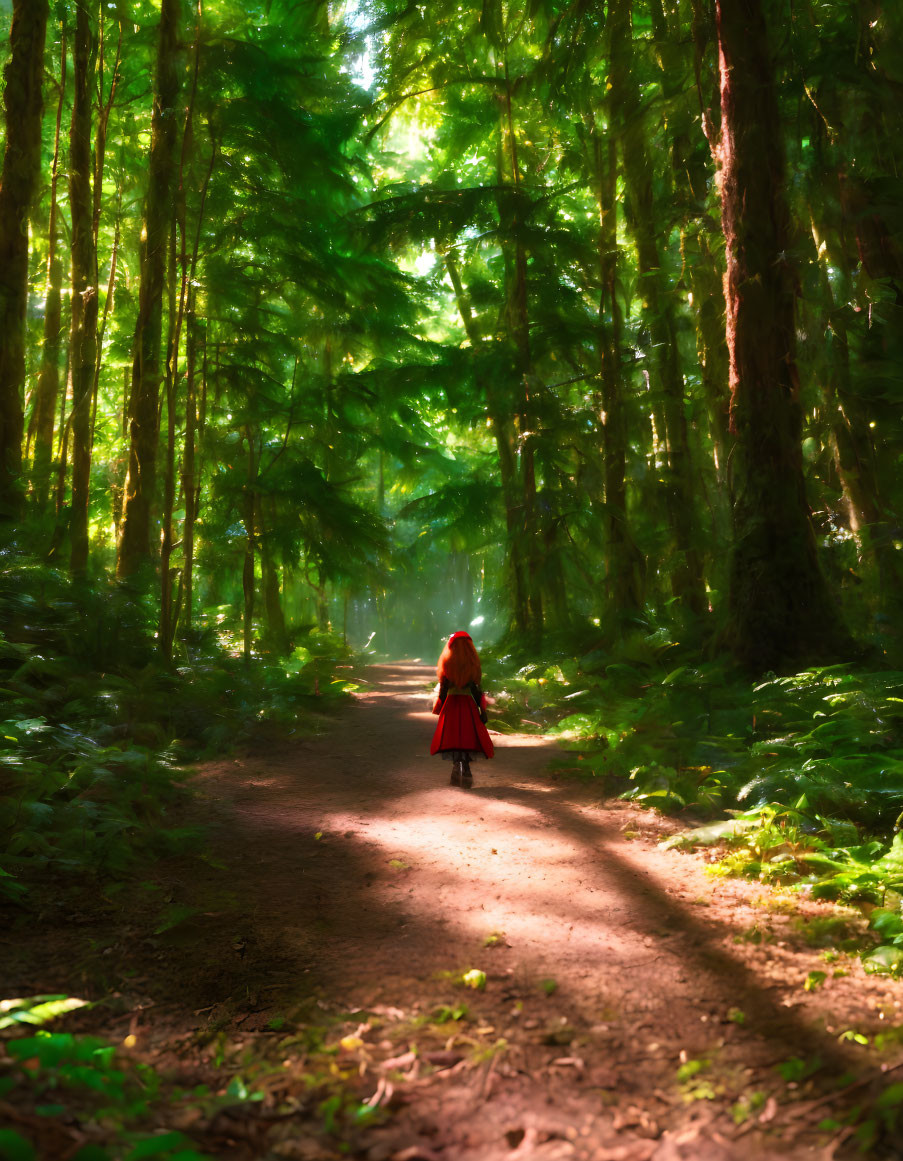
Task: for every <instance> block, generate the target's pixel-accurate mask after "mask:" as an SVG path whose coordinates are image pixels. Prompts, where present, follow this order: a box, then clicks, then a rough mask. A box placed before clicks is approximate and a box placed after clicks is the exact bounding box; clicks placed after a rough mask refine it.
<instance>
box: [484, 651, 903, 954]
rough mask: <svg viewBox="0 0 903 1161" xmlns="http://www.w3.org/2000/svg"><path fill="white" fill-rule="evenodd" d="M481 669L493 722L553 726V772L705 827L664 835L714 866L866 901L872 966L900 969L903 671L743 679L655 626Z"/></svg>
mask: <svg viewBox="0 0 903 1161" xmlns="http://www.w3.org/2000/svg"><path fill="white" fill-rule="evenodd" d="M681 661H683V662H684V663H683V664H681V663H680V662H681ZM488 668H489V669H490V670H491V671H494V673H495V675H496V676H495V682H494V693H495V706H494V710H493V716H494V719H495V720H494V722H493V721H492V720H490V726H491V727H492V726H493V725H494V726H495V728H497V729H501V730H503V731H504V730H511V729H525V728H526V729H529V728H531V727H532V728H534V729H537V730H542V731H543V732H546V733H551V734H555V735H557V736H558V737H559V739H560V743H561V746H562V748H564V749H565V750H567V751H569V753H568V756H567V758H566V759H564V760H563V761H561V762H559V763H558V766H559V768H561V769H564V770H567V771H569V772H571V773H576V774H581V775H584V776H587V777H592V778H596V779H600V780H602V781H603V782H604V783H605V784H606V786H607V788H608V789H609V790H610V791H611V792H612V793H616V794H619V795H621V796H622V797H624V798H627V799H631V800H634V801H636V802H639V803H642V804H643V805H646V806H652V807H656V808H658V809H660V810H662V811H666V812H668V813H672V814H679V815H681V816H682V817H684V818H685V819H686V820H687V821H688V822H690V823H691V824H692V823H703V825H701V826H695V827H694V828H693V829H691V830H689V831H688V832H686V833H684V834H683V835H681V836H679V837H678V838H676V839H674V840H671V841H672V844H674V845H678V844H679V845H685V846H696V845H708V846H711V847H713V848H716V849H717V850H718V851H720V854H721V857H720V858H719V859H718V861H717V862H716V863H715V865H714V867H713V870H714V872H715V873H720V874H732V875H746V876H752V877H756V878H759V879H761V880H763V881H765V882H769V883H781V884H785V885H792V886H795V887H796V888H797V889H800V890H804V891H807V892H810V893H811V894H812V895H813V896H816V897H820V898H829V899H836V900H842V901H845V902H853V903H859V904H861V905H863V908H864V909H865V910H867V911H869V912H870V921H871V925H872V927H873V929H874V931H875V933H876V935H877V938H878V940H879V941H880V942H879V946H878V947H877V948H869V949H866V952H865V953H864V954H865V963H866V966H867V967H869V968H871V969H872V970H880V971H894V972H898V971H903V913H901V901H903V835H901V834H900V833H898V830H899V826H900V821H901V818H903V815H901V811H903V673H900V672H897V671H893V670H878V671H874V670H865V669H862V668H860V667H858V666H855V665H852V664H847V665H834V666H823V667H818V668H812V669H807V670H804V671H803V672H800V673H796V674H792V675H788V676H776V675H775V674H766V675H765V676H764V677H763V678H762V679H761V680H759V681H755V682H753V681H750V680H749V679H748V678H745V677H743V676H742V675H741V674H739V673H738V672H737V671H736V670H735V669H732V668H731V667H730V666H729V665H728V663H726V662H724V661H718V662H714V661H713V662H706V663H699V662H698V660H694V661H688V660H686V654H685V653H684V652H683V651H682V649H681V647H680V646H679V645H677V644H675V642H674V641H673V640H672V639H671V638H670V636H669V634H668V633H667V631H666V630H664V629H660V630H658V631H656V632H646V633H639V632H638V633H637V635H636V636H634V637H633V638H632V639H631V640H629V641H627V642H626V643H625V644H624V645H623V646H622V647H621V648H620V649H619V651H618V653H617V655H614V656H613V655H611V654H608V653H604V652H602V651H601V650H596V651H593V652H590V653H588V654H585V655H584V656H583V657H581V658H579V659H573V658H571V657H568V656H566V651H563V653H562V655H560V656H559V657H557V658H546V659H545V660H543V661H540V662H533V663H531V664H528V665H526V666H519V667H518V665H517V662H516V660H515V659H514V658H512V657H507V658H506V657H495V658H489V667H488ZM490 680H492V678H491V677H490ZM712 819H718V820H719V821H716V822H711V821H709V820H712Z"/></svg>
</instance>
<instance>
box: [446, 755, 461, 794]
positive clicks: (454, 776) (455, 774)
mask: <svg viewBox="0 0 903 1161" xmlns="http://www.w3.org/2000/svg"><path fill="white" fill-rule="evenodd" d="M462 765H463V763H462V762H461V752H460V751H459V750H455V751H453V753H452V772H451V778H450V780H449V781H450V782H451V784H452V786H460V785H461V770H462Z"/></svg>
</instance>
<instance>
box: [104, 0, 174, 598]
mask: <svg viewBox="0 0 903 1161" xmlns="http://www.w3.org/2000/svg"><path fill="white" fill-rule="evenodd" d="M181 16H182V5H181V2H180V0H162V4H161V9H160V31H159V40H158V45H157V70H156V80H155V84H154V115H153V120H152V126H151V149H150V160H149V165H148V190H147V198H146V201H145V210H144V231H143V242H142V247H141V286H140V290H139V296H138V319H137V322H136V325H135V341H134V350H135V356H134V362H133V366H132V389H131V398H130V401H129V420H130V424H129V437H130V443H129V467H128V475H127V477H126V484H125V501H124V505H123V518H122V536H121V538H120V541H119V559H118V561H117V566H116V567H117V573H118V575H119V576H120V577H122V578H126V577H130V576H133V575H134V574H135V573H137V572H138V571H139V570H140V569H141V568H142V566H144V565H145V564H147V563H149V562H150V560H151V509H152V505H153V503H154V489H155V484H156V455H157V424H158V408H159V398H160V337H161V331H162V315H163V282H164V272H165V266H166V243H167V238H168V235H169V222H170V217H171V214H172V197H173V186H174V179H175V173H176V145H177V142H178V133H179V118H178V117H177V116H176V109H177V104H178V99H179V90H180V78H181V68H180V52H179V48H180V39H179V34H180V29H181Z"/></svg>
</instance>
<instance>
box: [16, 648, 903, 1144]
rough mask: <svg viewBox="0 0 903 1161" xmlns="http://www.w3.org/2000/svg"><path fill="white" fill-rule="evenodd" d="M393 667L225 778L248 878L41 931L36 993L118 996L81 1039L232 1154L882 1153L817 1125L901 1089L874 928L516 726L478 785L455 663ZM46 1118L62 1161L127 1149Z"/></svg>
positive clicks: (224, 843) (33, 948)
mask: <svg viewBox="0 0 903 1161" xmlns="http://www.w3.org/2000/svg"><path fill="white" fill-rule="evenodd" d="M366 677H367V681H366V682H364V683H363V684H362V690H361V692H360V693H358V694H357V695H356V704H355V705H354V706H351V707H346V708H343V709H341V710H340V711H339V713H338V714H332V715H331V716H324V717H322V718H320V719H317V720H318V721H319V722H320V723H321V731H320V733H319V734H317V735H316V736H309V737H307V738H305V739H303V740H299V741H290V742H287V741H281V742H279V743H277V744H275V745H269V746H264V745H263V744H261V745H259V746H257V747H256V748H255V749H254V751H253V752H252V753H251V754H249V755H247V756H245V757H240V758H231V759H225V760H218V761H215V762H211V763H209V764H206V765H203V766H201V767H199V768H198V770H197V771H196V773H195V774H194V776H193V780H192V781H193V785H194V787H195V789H196V791H197V798H196V799H195V804H194V806H193V808H192V814H193V815H195V816H197V817H198V820H199V821H201V822H202V823H203V824H204V825H205V826H207V827H209V831H208V834H209V838H210V843H211V847H212V852H213V854H214V855H215V856H216V858H217V860H218V861H219V863H220V864H221V865H219V866H213V865H210V864H209V863H205V862H202V861H201V860H199V859H198V858H190V857H188V856H184V857H182V856H180V857H179V858H175V859H172V860H170V862H169V863H168V864H166V866H165V867H163V868H161V869H160V871H158V872H157V878H156V885H155V886H154V884H151V886H154V890H155V891H156V892H157V895H156V896H154V897H155V898H157V899H158V900H162V899H164V898H165V900H166V908H165V910H164V921H163V922H161V921H160V908H159V903H158V904H157V905H155V906H153V907H151V908H150V909H149V910H147V908H146V907H145V914H144V915H143V917H142V916H141V914H140V913H139V912H136V904H138V903H139V902H140V897H136V898H135V899H134V900H129V899H126V898H124V897H121V898H122V902H121V903H120V904H119V906H118V908H117V907H116V906H115V905H113V906H111V904H110V901H109V900H107V901H103V900H98V909H97V911H96V913H95V912H92V911H91V910H90V909H89V907H88V905H84V906H83V907H82V908H74V907H69V906H68V905H66V904H65V903H64V902H63V903H61V904H60V905H58V907H57V910H56V912H55V914H56V916H57V918H55V920H54V921H53V922H52V923H51V922H39V923H36V924H31V925H26V924H19V926H18V928H17V936H16V939H15V940H14V941H9V943H8V945H7V947H6V949H5V951H6V953H7V954H5V957H4V961H5V962H4V965H3V966H4V976H5V981H4V983H5V988H6V989H7V990H6V991H5V994H6V995H13V996H16V995H38V994H49V993H66V994H69V995H73V994H74V995H77V996H81V997H83V998H85V999H89V1000H94V1001H96V1003H95V1004H94V1006H91V1007H85V1008H82V1009H80V1010H78V1011H73V1012H70V1013H69V1014H68V1015H66V1016H65V1017H64V1018H63V1019H62V1020H61V1021H60V1022H58V1023H57V1024H56V1025H55V1027H57V1028H59V1027H62V1028H64V1029H65V1030H66V1031H72V1032H77V1033H78V1032H80V1033H92V1034H94V1035H99V1036H101V1037H103V1038H104V1039H105V1040H106V1041H108V1042H111V1043H113V1044H116V1045H119V1046H120V1051H121V1052H122V1053H124V1054H126V1055H131V1056H132V1057H133V1060H134V1063H136V1064H137V1063H142V1062H143V1063H148V1064H150V1065H151V1066H152V1067H153V1068H155V1069H157V1070H158V1072H160V1074H161V1075H162V1076H165V1077H166V1078H167V1081H166V1084H167V1085H169V1086H173V1085H175V1086H177V1088H176V1089H175V1090H172V1091H173V1092H175V1093H176V1095H175V1096H174V1097H173V1103H172V1104H171V1105H169V1106H167V1105H165V1104H164V1105H163V1106H162V1109H163V1111H162V1112H160V1113H158V1114H156V1115H157V1117H158V1122H157V1123H158V1125H159V1127H160V1128H165V1129H177V1130H181V1131H184V1132H187V1133H189V1134H190V1135H191V1137H192V1139H193V1140H195V1141H196V1142H197V1144H198V1147H199V1148H200V1149H201V1151H202V1152H203V1154H204V1155H205V1156H211V1157H222V1158H226V1159H228V1161H256V1159H260V1158H264V1159H266V1161H276V1159H277V1158H287V1159H289V1161H291V1159H296V1161H339V1159H340V1158H342V1157H354V1158H359V1159H362V1161H509V1159H510V1161H527V1159H530V1161H534V1159H535V1161H565V1159H573V1161H681V1159H685V1161H734V1159H736V1161H740V1159H744V1161H745V1159H747V1158H752V1159H761V1161H765V1159H766V1158H788V1159H792V1161H802V1159H803V1158H817V1159H818V1161H830V1159H839V1158H841V1157H852V1156H855V1155H856V1154H855V1152H854V1151H852V1146H853V1142H852V1141H850V1140H848V1138H849V1130H845V1129H840V1130H839V1131H837V1130H835V1131H834V1132H833V1133H832V1132H831V1131H820V1130H818V1128H817V1126H818V1125H819V1123H820V1122H821V1121H822V1120H823V1119H824V1118H825V1117H828V1116H831V1115H832V1114H837V1115H840V1114H841V1113H842V1112H843V1111H844V1109H846V1108H847V1107H848V1105H849V1103H851V1102H852V1101H853V1100H860V1099H862V1098H864V1097H866V1096H871V1097H872V1098H873V1097H874V1096H876V1095H877V1093H878V1092H880V1091H881V1089H882V1088H883V1087H884V1086H885V1085H886V1084H887V1082H888V1081H892V1080H894V1079H895V1076H896V1075H897V1074H896V1073H891V1075H889V1076H884V1075H883V1073H882V1070H884V1069H888V1068H891V1069H896V1068H897V1067H898V1063H899V1062H898V1060H896V1059H895V1058H894V1056H893V1055H891V1054H893V1053H894V1052H896V1054H897V1056H899V1039H900V1038H899V1036H897V1038H896V1040H895V1039H894V1030H895V1029H896V1026H897V1025H899V1024H900V1023H901V1019H900V1016H901V1013H900V1000H899V999H898V998H897V997H898V995H899V985H898V984H896V983H893V982H891V981H888V980H887V978H886V977H876V976H867V975H866V974H865V973H864V972H863V969H862V966H861V963H860V961H859V960H858V958H857V957H856V955H855V954H849V955H847V954H845V953H844V952H843V951H839V952H838V951H837V950H836V948H837V946H838V944H840V945H841V946H842V944H843V939H844V937H845V936H846V935H851V934H856V932H857V931H861V929H862V927H863V925H864V921H863V920H862V919H861V917H859V916H858V914H856V913H854V912H852V911H848V910H845V909H839V908H835V907H833V906H831V905H830V904H826V903H816V902H814V901H812V900H807V899H805V898H803V897H801V896H799V895H794V894H789V893H787V894H782V893H780V892H776V891H772V890H769V889H767V888H763V887H762V886H761V885H760V884H757V883H751V882H747V881H740V880H728V879H723V878H722V879H713V878H712V877H711V876H709V875H707V874H706V873H705V863H704V860H703V859H702V858H701V857H700V856H698V855H695V854H688V853H684V852H680V851H667V850H664V849H663V848H662V847H661V846H660V845H659V840H660V839H661V838H662V836H663V835H665V834H667V833H669V832H670V831H673V830H675V829H677V828H676V824H674V823H672V822H669V821H668V820H665V819H662V818H661V817H660V816H658V815H656V814H654V813H653V812H652V811H643V810H641V809H639V808H637V807H635V806H633V805H630V804H627V803H625V802H622V801H619V800H616V799H610V798H606V797H605V796H604V793H603V788H602V786H600V784H599V783H598V782H593V781H583V780H580V779H577V778H575V777H573V776H572V775H571V774H569V773H557V772H556V770H555V768H554V767H550V765H549V764H550V761H551V760H552V759H553V758H555V756H556V748H555V745H554V743H553V742H552V741H551V740H550V739H547V738H542V737H536V736H525V735H514V736H509V735H505V736H497V737H496V741H497V750H496V757H495V759H494V760H493V761H491V762H480V763H475V764H474V778H475V785H474V787H473V789H472V790H463V789H460V788H455V787H452V786H450V785H449V773H450V765H449V763H447V762H443V761H441V760H439V759H438V758H430V756H429V743H430V739H431V736H432V730H433V727H434V724H435V720H436V719H435V718H433V717H432V716H431V715H430V713H429V712H428V709H429V693H428V692H427V691H428V689H429V686H430V680H431V677H432V671H431V670H430V669H428V668H427V667H426V666H422V665H416V664H413V663H398V664H393V665H383V666H374V667H372V668H371V669H369V670H367V671H366ZM224 868H225V869H224ZM160 876H162V877H160ZM123 904H124V905H123ZM48 914H50V912H48ZM155 928H156V930H155ZM468 972H482V973H485V988H484V989H483V990H480V989H472V988H469V987H467V986H466V985H465V980H464V976H465V973H468ZM810 973H820V978H818V979H817V980H816V983H817V984H818V986H817V988H816V987H809V988H807V987H806V981H807V978H809V977H810ZM471 978H472V979H474V980H475V982H479V981H480V979H481V977H471ZM811 983H812V980H811V978H810V984H811ZM882 1030H885V1031H886V1032H888V1033H889V1035H888V1036H886V1037H885V1039H886V1040H887V1041H889V1044H890V1046H889V1048H886V1049H884V1050H882V1051H879V1049H878V1048H877V1047H876V1034H878V1033H880V1032H881V1031H882ZM854 1034H855V1035H857V1036H859V1038H860V1042H855V1041H853V1040H852V1039H851V1038H852V1036H853V1035H854ZM866 1038H867V1039H868V1047H864V1046H863V1044H862V1041H864V1040H865V1039H866ZM895 1045H896V1047H895ZM198 1085H206V1086H207V1087H208V1089H209V1091H210V1092H211V1093H213V1094H220V1095H219V1096H217V1097H216V1099H215V1102H214V1105H213V1106H212V1107H211V1108H210V1109H209V1110H208V1111H204V1106H203V1101H201V1102H200V1106H198V1104H197V1102H195V1103H194V1105H193V1104H192V1102H191V1101H188V1102H187V1104H186V1102H185V1101H184V1100H183V1099H181V1098H180V1097H179V1096H178V1091H181V1092H182V1093H185V1092H189V1093H190V1092H192V1091H195V1089H196V1086H198ZM236 1085H238V1088H237V1089H236V1088H235V1086H236ZM245 1086H246V1087H245ZM227 1087H228V1092H227ZM167 1091H170V1090H167ZM235 1092H238V1093H239V1094H241V1093H244V1094H245V1096H239V1098H238V1099H237V1100H233V1101H230V1099H229V1098H230V1095H231V1094H233V1093H235ZM837 1092H839V1093H840V1100H839V1101H838V1100H837V1098H836V1097H835V1095H833V1094H835V1093H837ZM248 1094H257V1095H258V1096H259V1097H261V1098H262V1099H260V1100H259V1101H258V1102H257V1103H255V1101H254V1100H251V1101H248V1099H247V1095H248ZM4 1109H5V1110H6V1111H7V1112H9V1109H8V1107H7V1106H6V1105H4V1104H3V1101H2V1099H0V1122H2V1116H3V1113H4ZM374 1110H375V1112H374ZM10 1115H12V1114H10ZM13 1123H14V1124H15V1125H16V1126H17V1127H18V1125H19V1123H20V1122H18V1121H15V1120H14V1122H13ZM24 1123H26V1124H27V1127H28V1130H29V1131H30V1132H31V1131H34V1132H35V1133H37V1134H38V1135H39V1136H40V1137H41V1139H42V1140H43V1139H44V1137H45V1136H46V1134H50V1137H49V1138H48V1139H49V1140H50V1141H51V1144H50V1145H49V1146H48V1150H49V1151H48V1152H47V1153H46V1154H44V1153H41V1154H40V1155H41V1156H44V1155H46V1156H47V1157H48V1158H53V1159H54V1161H56V1158H57V1157H64V1156H70V1155H71V1153H72V1152H73V1151H74V1149H75V1145H73V1143H72V1142H73V1141H75V1142H76V1143H77V1142H78V1141H79V1140H85V1139H89V1140H96V1139H98V1137H97V1134H98V1133H99V1134H100V1138H101V1139H102V1136H103V1130H102V1128H101V1129H97V1128H95V1129H92V1130H91V1131H90V1132H89V1135H88V1137H87V1138H85V1136H84V1133H83V1131H82V1129H80V1128H79V1125H78V1122H77V1121H76V1122H73V1123H72V1125H71V1126H70V1127H69V1128H66V1129H65V1131H64V1130H63V1129H62V1128H59V1127H55V1125H54V1122H53V1121H52V1120H49V1119H47V1118H41V1117H40V1116H34V1115H29V1116H27V1117H26V1118H25V1122H24ZM91 1132H93V1133H94V1134H95V1135H94V1136H93V1137H92V1136H91V1135H90V1133H91ZM53 1134H59V1135H60V1138H59V1139H60V1140H61V1141H62V1142H63V1143H64V1144H65V1148H64V1147H63V1144H59V1145H57V1143H56V1142H57V1137H55V1136H53ZM848 1148H849V1149H850V1150H851V1151H850V1152H846V1150H847V1149H848ZM870 1155H871V1156H876V1157H877V1156H883V1154H879V1153H876V1152H872V1154H870ZM889 1155H890V1156H898V1154H897V1153H895V1152H892V1153H890V1154H889Z"/></svg>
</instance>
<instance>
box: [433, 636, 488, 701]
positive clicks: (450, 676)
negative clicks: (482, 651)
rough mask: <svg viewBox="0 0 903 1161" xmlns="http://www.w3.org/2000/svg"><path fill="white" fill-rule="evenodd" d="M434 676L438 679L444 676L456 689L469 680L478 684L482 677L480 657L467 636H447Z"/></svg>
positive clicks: (462, 686) (461, 687)
mask: <svg viewBox="0 0 903 1161" xmlns="http://www.w3.org/2000/svg"><path fill="white" fill-rule="evenodd" d="M436 676H437V677H438V678H439V680H440V681H441V680H442V678H443V677H444V678H446V679H447V680H448V681H449V682H450V683H451V684H452V685H455V686H457V687H458V689H463V688H464V686H466V685H468V684H469V683H470V682H471V681H475V682H476V683H477V685H479V684H480V681H481V679H482V677H483V670H482V668H481V666H480V657H479V654H478V653H477V651H476V649H475V648H474V643H473V641H471V639H470V638H469V637H450V638H449V640H448V644H447V645H446V646H445V648H444V649H443V650H442V656H441V657H440V658H439V664H438V665H437V666H436Z"/></svg>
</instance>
